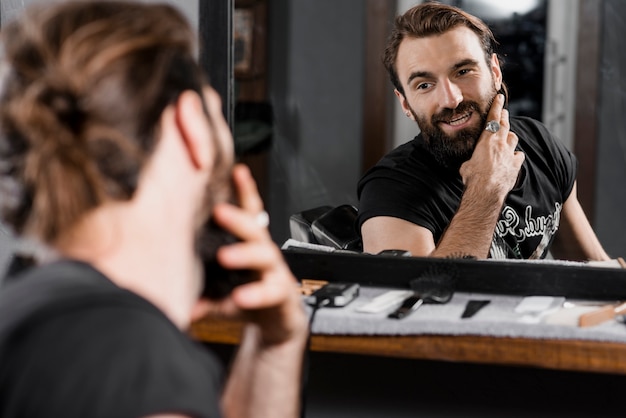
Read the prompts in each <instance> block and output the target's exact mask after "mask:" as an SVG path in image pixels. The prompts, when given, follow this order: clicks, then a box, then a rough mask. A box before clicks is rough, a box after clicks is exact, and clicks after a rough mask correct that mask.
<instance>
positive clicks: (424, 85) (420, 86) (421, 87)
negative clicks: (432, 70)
mask: <svg viewBox="0 0 626 418" xmlns="http://www.w3.org/2000/svg"><path fill="white" fill-rule="evenodd" d="M430 86H431V84H430V83H419V84H417V85H416V86H415V90H426V89H427V88H429V87H430Z"/></svg>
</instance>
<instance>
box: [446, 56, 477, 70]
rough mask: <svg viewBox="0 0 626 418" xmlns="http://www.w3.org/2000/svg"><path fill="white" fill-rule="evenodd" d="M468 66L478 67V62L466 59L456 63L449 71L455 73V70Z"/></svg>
mask: <svg viewBox="0 0 626 418" xmlns="http://www.w3.org/2000/svg"><path fill="white" fill-rule="evenodd" d="M468 65H470V66H472V65H478V61H476V60H473V59H471V58H467V59H464V60H462V61H459V62H457V63H456V64H454V65H453V66H452V67H451V68H450V69H451V70H452V71H455V70H458V69H459V68H463V67H467V66H468Z"/></svg>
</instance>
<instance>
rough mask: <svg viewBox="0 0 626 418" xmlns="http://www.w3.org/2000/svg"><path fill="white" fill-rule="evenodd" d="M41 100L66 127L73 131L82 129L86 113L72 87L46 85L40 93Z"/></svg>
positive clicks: (76, 131)
mask: <svg viewBox="0 0 626 418" xmlns="http://www.w3.org/2000/svg"><path fill="white" fill-rule="evenodd" d="M39 100H40V102H41V103H42V104H43V105H44V106H46V107H47V108H48V109H49V110H50V111H51V112H52V113H53V114H54V115H55V116H56V118H57V120H58V121H59V122H60V123H61V124H62V125H63V127H64V128H65V129H67V130H69V131H70V132H72V133H78V132H79V131H80V129H81V127H82V124H83V122H84V120H85V116H86V115H85V112H84V111H83V109H82V107H81V105H80V101H79V99H78V97H76V95H75V94H74V93H73V92H71V91H70V89H68V88H58V87H55V86H50V85H48V86H44V87H43V88H42V90H41V92H40V94H39Z"/></svg>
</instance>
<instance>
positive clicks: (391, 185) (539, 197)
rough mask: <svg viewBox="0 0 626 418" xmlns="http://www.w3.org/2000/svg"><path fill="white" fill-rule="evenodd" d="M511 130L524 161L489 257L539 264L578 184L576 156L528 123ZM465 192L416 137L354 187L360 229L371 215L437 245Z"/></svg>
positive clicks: (519, 120) (518, 122)
mask: <svg viewBox="0 0 626 418" xmlns="http://www.w3.org/2000/svg"><path fill="white" fill-rule="evenodd" d="M510 123H511V131H512V132H515V133H516V134H517V136H518V137H519V144H518V149H519V150H521V151H523V152H524V153H525V154H526V159H525V161H524V164H523V166H522V170H521V173H520V178H519V179H518V182H517V184H516V186H515V188H514V189H513V190H512V191H511V192H510V193H509V195H508V196H507V198H506V201H505V204H504V206H503V209H502V212H501V214H500V219H499V220H498V223H497V225H496V228H495V231H494V239H493V242H492V246H491V250H490V257H492V258H524V259H528V258H544V257H545V256H546V255H547V252H548V249H549V246H550V244H551V242H552V239H553V237H554V235H555V233H556V231H557V230H558V226H559V221H560V213H561V209H562V207H563V203H564V202H565V200H567V198H568V197H569V195H570V193H571V191H572V188H573V186H574V181H575V178H576V168H577V162H576V158H575V157H574V155H573V154H572V153H571V152H569V151H568V150H567V148H565V146H564V145H563V144H562V143H561V142H560V141H559V140H558V139H556V138H554V137H553V136H552V135H551V134H550V132H549V131H548V130H547V129H546V127H545V126H544V125H543V124H541V123H540V122H537V121H535V120H533V119H530V118H526V117H514V118H511V120H510ZM463 191H464V186H463V181H462V179H461V176H460V174H459V173H458V171H454V170H449V169H446V168H444V167H442V166H441V165H439V164H438V163H437V162H436V161H435V159H434V158H433V157H432V156H431V155H430V153H429V152H428V150H427V149H426V148H425V145H424V142H423V138H422V136H421V135H418V136H417V137H415V139H413V140H412V141H409V142H407V143H406V144H403V145H401V146H399V147H397V148H396V149H394V150H393V151H391V152H390V153H389V154H388V155H386V156H385V157H383V158H382V159H381V160H380V161H379V162H378V163H377V164H376V165H375V166H374V167H372V168H371V169H370V170H368V172H367V173H365V175H364V176H363V178H361V180H360V181H359V185H358V196H359V218H358V229H359V230H360V229H361V226H362V225H363V222H365V221H366V220H367V219H370V218H372V217H376V216H391V217H396V218H400V219H403V220H406V221H409V222H412V223H414V224H417V225H420V226H422V227H424V228H426V229H428V230H430V231H431V232H432V233H433V237H434V240H435V242H438V241H439V239H440V238H441V236H442V235H443V233H444V231H445V229H446V228H447V227H448V225H449V224H450V221H451V219H452V218H453V217H454V215H455V214H456V211H457V210H458V207H459V204H460V201H461V197H462V195H463Z"/></svg>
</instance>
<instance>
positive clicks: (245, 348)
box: [222, 325, 306, 418]
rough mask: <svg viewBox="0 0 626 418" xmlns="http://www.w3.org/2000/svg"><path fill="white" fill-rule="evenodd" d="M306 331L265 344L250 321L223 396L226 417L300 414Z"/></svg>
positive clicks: (289, 415)
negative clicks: (276, 342)
mask: <svg viewBox="0 0 626 418" xmlns="http://www.w3.org/2000/svg"><path fill="white" fill-rule="evenodd" d="M305 343H306V335H298V336H295V337H294V338H292V339H290V340H289V341H287V342H284V343H282V344H276V345H271V346H265V345H264V344H263V342H262V341H261V335H260V332H259V329H258V328H257V327H256V326H255V325H247V326H246V328H245V329H244V335H243V337H242V342H241V346H240V347H239V350H238V352H237V356H236V358H235V361H234V363H233V366H232V370H231V373H230V376H229V380H228V383H227V385H226V388H225V391H224V395H223V397H222V405H223V410H224V416H226V417H238V418H240V417H277V418H279V417H293V418H295V417H297V416H299V413H300V409H299V408H300V395H301V380H302V378H301V375H302V359H303V355H304V350H305Z"/></svg>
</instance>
